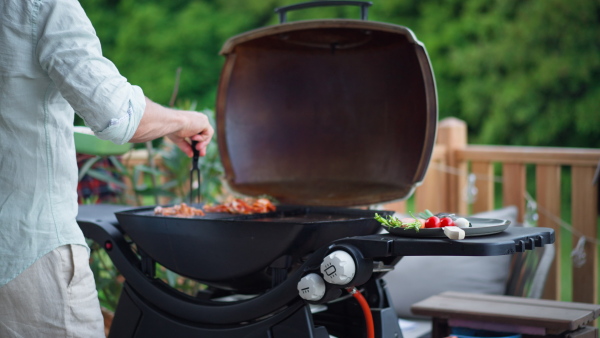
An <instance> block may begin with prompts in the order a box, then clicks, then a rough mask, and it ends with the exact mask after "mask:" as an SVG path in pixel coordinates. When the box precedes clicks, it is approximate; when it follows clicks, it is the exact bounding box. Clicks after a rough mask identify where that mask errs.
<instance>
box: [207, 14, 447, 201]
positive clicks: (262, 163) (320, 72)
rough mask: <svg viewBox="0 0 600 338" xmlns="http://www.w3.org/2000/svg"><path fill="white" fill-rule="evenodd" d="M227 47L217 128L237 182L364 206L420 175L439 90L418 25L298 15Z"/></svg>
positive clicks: (250, 190)
mask: <svg viewBox="0 0 600 338" xmlns="http://www.w3.org/2000/svg"><path fill="white" fill-rule="evenodd" d="M221 54H222V55H224V56H226V61H225V65H224V67H223V70H222V74H221V79H220V83H219V88H218V94H217V131H218V134H217V135H218V141H219V147H220V153H221V158H222V161H223V165H224V168H225V173H226V179H227V182H228V184H229V185H230V187H231V188H232V189H233V190H235V191H237V192H239V193H242V194H246V195H251V196H258V195H262V194H266V195H269V196H273V197H275V198H276V199H277V200H279V201H280V202H282V203H285V204H304V205H325V206H357V205H368V204H375V203H380V202H385V201H391V200H398V199H403V198H406V197H408V196H410V194H411V193H412V191H413V189H414V187H415V186H416V185H418V184H419V183H420V182H421V181H422V180H423V177H424V175H425V172H426V170H427V166H428V164H429V161H430V158H431V153H432V150H433V145H434V142H435V133H436V124H437V100H436V91H435V83H434V78H433V73H432V70H431V66H430V63H429V59H428V57H427V53H426V51H425V49H424V47H423V45H422V44H421V43H420V42H419V41H417V40H416V38H415V37H414V35H413V34H412V32H411V31H410V30H409V29H407V28H405V27H401V26H396V25H391V24H384V23H378V22H369V21H362V20H346V19H333V20H313V21H299V22H293V23H284V24H280V25H275V26H270V27H266V28H261V29H257V30H253V31H249V32H247V33H244V34H241V35H238V36H235V37H233V38H231V39H229V40H228V41H227V42H226V43H225V45H224V46H223V48H222V50H221Z"/></svg>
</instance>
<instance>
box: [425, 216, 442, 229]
mask: <svg viewBox="0 0 600 338" xmlns="http://www.w3.org/2000/svg"><path fill="white" fill-rule="evenodd" d="M425 227H426V228H439V227H440V219H439V218H437V216H431V217H429V218H428V219H427V220H426V221H425Z"/></svg>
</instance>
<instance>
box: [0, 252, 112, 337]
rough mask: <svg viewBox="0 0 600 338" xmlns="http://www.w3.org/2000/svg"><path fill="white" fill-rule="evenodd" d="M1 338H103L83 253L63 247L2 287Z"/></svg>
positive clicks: (93, 287) (0, 289)
mask: <svg viewBox="0 0 600 338" xmlns="http://www.w3.org/2000/svg"><path fill="white" fill-rule="evenodd" d="M0 337H2V338H5V337H7V338H8V337H11V338H12V337H19V338H21V337H23V338H39V337H85V338H95V337H105V335H104V322H103V319H102V314H101V312H100V303H99V301H98V294H97V292H96V285H95V282H94V276H93V274H92V271H91V270H90V266H89V255H88V252H87V249H86V248H85V247H83V246H81V245H65V246H61V247H59V248H57V249H55V250H54V251H51V252H50V253H48V254H46V255H45V256H43V257H42V258H40V259H39V260H38V261H37V262H35V263H34V264H33V265H32V266H30V267H29V268H27V269H26V270H25V271H24V272H23V273H21V274H20V275H19V276H17V278H15V279H13V280H12V281H10V282H8V284H6V285H4V286H2V287H0Z"/></svg>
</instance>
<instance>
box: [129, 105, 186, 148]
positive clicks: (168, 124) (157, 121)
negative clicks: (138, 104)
mask: <svg viewBox="0 0 600 338" xmlns="http://www.w3.org/2000/svg"><path fill="white" fill-rule="evenodd" d="M183 123H185V121H184V118H183V116H182V113H181V111H178V110H175V109H170V108H166V107H163V106H161V105H159V104H157V103H155V102H152V101H151V100H150V99H148V98H146V109H144V115H143V116H142V119H141V120H140V124H139V126H138V128H137V130H136V132H135V133H134V134H133V137H132V138H131V140H129V142H132V143H140V142H146V141H151V140H154V139H156V138H158V137H162V136H165V135H168V134H172V133H174V132H176V131H177V130H179V129H180V128H181V125H182V124H183Z"/></svg>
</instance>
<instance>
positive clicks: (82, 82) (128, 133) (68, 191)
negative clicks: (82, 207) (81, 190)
mask: <svg viewBox="0 0 600 338" xmlns="http://www.w3.org/2000/svg"><path fill="white" fill-rule="evenodd" d="M144 109H145V98H144V94H143V93H142V90H141V89H140V88H139V87H136V86H132V85H131V84H129V83H128V82H127V79H125V78H124V77H123V76H121V75H120V74H119V72H118V70H117V69H116V67H115V66H114V64H113V63H112V62H110V61H109V60H108V59H106V58H104V57H103V56H102V51H101V48H100V41H99V40H98V38H97V36H96V33H95V31H94V28H93V27H92V24H91V23H90V21H89V19H88V18H87V16H86V14H85V12H84V10H83V8H81V5H80V4H79V2H78V1H76V0H0V287H1V286H3V285H5V284H6V283H8V282H9V281H11V280H12V279H13V278H15V277H16V276H17V275H18V274H19V273H21V272H22V271H23V270H25V269H26V268H27V267H29V266H30V265H31V264H33V263H34V262H35V261H36V260H37V259H38V258H40V257H42V256H43V255H45V254H46V253H48V252H50V251H52V250H54V249H55V248H57V247H59V246H61V245H66V244H79V245H83V246H86V243H85V239H84V237H83V234H82V232H81V230H80V229H79V226H78V225H77V223H76V221H75V217H76V215H77V192H76V188H77V170H78V169H77V163H76V160H75V145H74V141H73V119H74V112H76V113H77V114H78V115H79V116H81V117H82V118H83V120H84V121H85V123H86V124H87V125H88V126H89V127H90V128H91V129H92V130H93V131H94V133H95V134H96V135H97V136H98V137H100V138H102V139H105V140H111V141H113V142H115V143H117V144H123V143H126V142H128V141H129V139H131V137H132V136H133V134H134V132H135V130H136V129H137V127H138V124H139V121H140V119H141V117H142V114H143V111H144Z"/></svg>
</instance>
